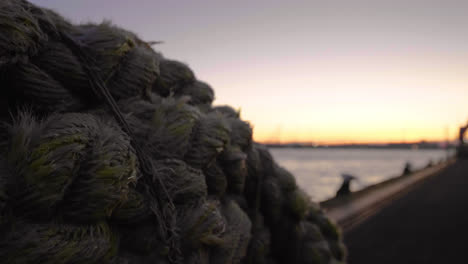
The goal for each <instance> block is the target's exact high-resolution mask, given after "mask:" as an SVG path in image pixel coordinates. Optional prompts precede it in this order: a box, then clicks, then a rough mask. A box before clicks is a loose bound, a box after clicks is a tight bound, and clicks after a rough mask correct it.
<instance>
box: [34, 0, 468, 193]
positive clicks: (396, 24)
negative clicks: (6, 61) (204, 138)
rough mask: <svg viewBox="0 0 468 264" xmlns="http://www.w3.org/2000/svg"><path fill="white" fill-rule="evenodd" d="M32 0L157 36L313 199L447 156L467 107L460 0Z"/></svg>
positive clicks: (467, 7) (467, 49)
mask: <svg viewBox="0 0 468 264" xmlns="http://www.w3.org/2000/svg"><path fill="white" fill-rule="evenodd" d="M31 2H33V3H36V4H38V5H40V6H43V7H48V8H51V9H54V10H56V11H58V12H59V13H61V14H62V15H63V16H65V17H67V18H70V19H71V20H72V22H74V23H86V22H101V21H103V20H111V21H112V23H114V24H116V25H118V26H121V27H123V28H126V29H129V30H131V31H133V32H136V33H137V34H138V35H139V36H140V37H141V38H142V39H144V40H147V41H163V42H164V43H163V44H159V45H156V46H154V48H155V49H156V50H158V51H161V52H162V53H163V54H164V55H165V56H166V57H168V58H173V59H176V60H179V61H184V62H185V63H187V64H188V65H189V66H190V67H191V68H192V69H194V71H195V73H196V75H197V77H198V78H199V79H201V80H204V81H206V82H208V83H209V84H211V86H212V87H213V88H214V90H215V93H216V100H215V104H218V105H223V104H229V105H231V106H234V107H236V108H237V109H239V111H241V115H242V118H243V119H244V120H248V121H249V122H251V124H252V126H253V127H254V139H255V140H256V141H258V142H261V143H267V144H269V146H270V147H271V148H272V153H273V155H274V157H275V158H276V159H277V160H278V162H279V163H280V164H281V165H282V166H285V167H286V168H288V169H289V170H291V171H292V172H293V174H294V175H295V176H296V178H297V180H298V183H299V184H300V185H301V186H303V188H305V189H306V190H307V191H308V193H309V194H310V195H311V196H312V198H314V199H315V200H319V201H321V200H325V199H327V198H331V197H333V196H334V195H335V191H336V189H337V187H338V186H339V184H340V182H341V178H340V174H342V173H349V174H353V175H356V176H357V177H358V178H359V181H356V184H355V185H354V186H353V189H354V190H358V189H361V188H364V187H366V186H369V185H372V184H375V183H378V182H381V181H383V180H385V179H388V178H390V177H394V176H397V175H400V174H401V172H402V171H403V168H404V166H405V164H406V163H407V162H409V163H411V165H412V166H413V168H414V169H417V168H422V167H425V166H427V165H428V164H430V163H436V162H438V161H440V160H442V159H445V158H447V156H450V155H452V154H453V151H452V150H451V149H450V146H452V145H453V144H455V142H456V141H455V140H456V139H457V137H458V129H459V127H460V126H461V125H463V124H464V123H466V120H467V118H468V104H466V102H467V100H468V89H467V85H468V45H467V43H468V27H466V25H467V24H468V16H466V13H467V11H468V2H464V1H431V0H424V1H422V0H421V1H419V0H413V1H402V0H394V1H378V0H374V1H359V0H358V1H334V0H330V1H270V0H268V1H267V0H258V1H245V0H241V1H218V0H200V1H169V0H165V1H153V0H140V1H135V2H130V1H123V0H113V1H104V0H92V1H91V0H81V1H63V0H32V1H31Z"/></svg>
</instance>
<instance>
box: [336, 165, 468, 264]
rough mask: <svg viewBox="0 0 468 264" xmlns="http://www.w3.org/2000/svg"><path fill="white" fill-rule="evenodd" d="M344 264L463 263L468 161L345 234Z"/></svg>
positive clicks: (467, 239) (467, 237)
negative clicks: (345, 256)
mask: <svg viewBox="0 0 468 264" xmlns="http://www.w3.org/2000/svg"><path fill="white" fill-rule="evenodd" d="M345 243H346V245H347V247H348V250H349V257H348V262H349V264H368V263H369V264H370V263H372V264H375V263H379V264H386V263H391V264H396V263H398V264H404V263H411V264H417V263H424V264H432V263H437V264H441V263H468V160H460V161H457V162H456V163H455V164H453V165H451V166H450V167H448V168H447V169H445V170H444V171H443V172H441V173H440V174H439V175H436V176H433V177H430V178H428V179H426V180H425V181H424V182H423V183H421V184H420V185H418V186H416V187H415V188H414V189H412V190H411V192H409V193H407V194H405V195H404V196H403V197H401V198H399V199H398V200H395V201H393V202H392V203H391V204H390V205H388V206H387V207H386V208H384V209H383V210H381V211H380V212H378V213H377V214H376V215H374V216H371V217H370V218H369V219H367V220H366V221H365V222H363V223H362V224H361V225H359V226H357V227H355V228H354V229H352V230H351V231H349V232H348V233H346V234H345Z"/></svg>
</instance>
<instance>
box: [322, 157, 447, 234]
mask: <svg viewBox="0 0 468 264" xmlns="http://www.w3.org/2000/svg"><path fill="white" fill-rule="evenodd" d="M455 161H456V159H455V158H452V159H449V160H447V161H445V162H443V163H440V164H437V165H434V166H431V167H429V168H424V169H421V170H419V171H415V172H414V173H411V174H409V175H402V176H398V177H394V178H391V179H388V180H386V181H384V182H381V183H378V184H375V185H372V186H369V187H367V188H364V189H362V190H360V191H357V192H353V193H351V194H350V195H349V196H347V197H335V198H332V199H329V200H326V201H323V202H321V203H320V205H321V207H322V208H323V210H324V211H325V213H326V215H327V216H328V217H330V218H331V219H332V220H333V221H335V223H336V224H337V225H338V226H340V228H341V230H342V232H343V233H347V232H349V231H350V230H352V229H353V228H354V227H356V226H358V225H359V224H361V223H363V222H364V221H365V220H366V219H368V218H369V217H371V216H372V215H374V214H376V213H377V212H379V211H380V210H382V209H383V208H385V207H386V206H387V205H389V204H390V203H392V201H394V200H396V199H398V198H400V197H401V196H403V195H404V194H406V193H408V192H409V191H411V190H412V189H413V188H414V187H416V186H418V185H419V184H421V183H422V182H423V181H424V180H425V179H428V178H429V177H431V176H434V175H437V174H439V173H440V172H441V171H443V170H444V169H446V168H447V167H448V166H450V165H452V164H453V163H455Z"/></svg>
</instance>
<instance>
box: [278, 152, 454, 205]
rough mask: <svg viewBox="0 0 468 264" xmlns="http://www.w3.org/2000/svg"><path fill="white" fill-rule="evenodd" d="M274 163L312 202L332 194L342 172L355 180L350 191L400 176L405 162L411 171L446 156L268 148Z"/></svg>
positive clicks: (430, 153) (441, 153) (421, 153)
mask: <svg viewBox="0 0 468 264" xmlns="http://www.w3.org/2000/svg"><path fill="white" fill-rule="evenodd" d="M270 151H271V153H272V155H273V157H274V158H275V160H276V162H278V163H279V164H280V165H281V166H283V167H284V168H286V169H288V170H289V171H290V172H291V173H293V175H294V176H295V177H296V181H297V183H298V185H299V186H301V187H302V188H303V189H304V190H305V191H307V193H308V194H309V195H310V196H311V197H312V199H313V200H315V201H323V200H326V199H328V198H331V197H333V196H334V195H335V192H336V190H337V189H338V188H339V186H340V184H341V182H342V178H341V176H340V175H341V174H342V173H349V174H352V175H355V176H357V177H358V180H357V181H356V182H354V183H352V184H351V189H352V190H359V189H362V188H364V187H366V186H369V185H372V184H376V183H379V182H381V181H384V180H386V179H389V178H391V177H396V176H399V175H401V173H402V172H403V168H404V166H405V164H406V162H410V163H411V165H412V167H413V168H414V169H419V168H423V167H425V166H426V165H427V164H428V163H429V162H430V161H432V162H438V161H440V160H441V159H443V158H445V157H446V156H447V152H446V151H445V150H432V149H431V150H400V149H398V150H396V149H384V150H383V149H312V148H271V149H270Z"/></svg>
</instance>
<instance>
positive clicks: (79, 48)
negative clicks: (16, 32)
mask: <svg viewBox="0 0 468 264" xmlns="http://www.w3.org/2000/svg"><path fill="white" fill-rule="evenodd" d="M60 35H61V38H62V40H63V41H64V42H65V44H66V45H67V46H68V47H69V48H71V50H72V52H73V53H74V54H75V55H76V56H77V57H78V59H79V60H80V61H81V63H82V65H83V69H84V71H85V73H86V75H87V76H88V78H89V80H90V84H91V89H92V90H93V92H94V94H95V95H96V96H98V97H99V98H100V99H103V100H104V102H105V103H106V104H107V105H108V106H109V108H110V109H111V112H112V114H113V115H114V117H115V119H116V120H117V122H118V123H119V125H120V126H121V127H122V129H123V130H124V131H125V132H126V133H127V134H128V136H129V137H130V140H131V144H132V146H133V148H134V149H135V151H136V155H137V157H138V161H139V163H140V168H141V170H142V172H143V177H142V178H143V181H144V183H145V185H146V186H145V187H146V191H147V195H149V196H150V197H148V198H149V201H150V208H151V210H152V211H153V213H154V214H155V216H156V218H157V221H158V223H157V224H158V225H159V227H160V235H161V236H162V239H163V240H164V242H166V243H167V244H168V245H167V246H168V247H169V248H168V250H169V254H168V259H169V261H170V262H171V263H179V262H180V261H181V257H180V249H179V243H180V241H179V237H178V232H177V230H176V227H175V226H176V225H175V220H176V219H175V217H176V214H175V205H174V203H173V202H172V198H171V196H170V195H169V192H168V191H167V188H166V186H165V184H164V182H163V181H162V179H161V177H158V176H157V172H156V168H155V167H154V164H153V162H151V161H150V160H149V158H148V157H149V156H148V155H147V154H146V153H145V151H143V149H142V147H141V146H140V144H138V142H136V140H135V138H136V137H135V135H134V133H133V130H132V128H131V127H130V126H129V125H128V123H127V121H126V120H125V118H124V117H123V115H122V112H121V111H120V109H119V106H118V105H117V103H116V102H115V100H114V98H113V97H112V95H111V94H110V92H109V90H108V89H107V87H106V84H105V82H104V81H103V80H102V79H101V77H100V76H99V75H98V74H97V70H96V69H97V68H96V67H95V63H94V61H93V59H92V58H91V57H90V56H88V55H87V54H86V52H85V51H84V46H83V44H81V43H78V42H77V41H75V39H73V38H72V37H71V36H70V35H68V34H67V33H65V32H61V33H60ZM155 178H156V179H157V181H158V187H159V188H160V190H159V189H157V188H156V187H157V186H156V185H155V184H154V179H155ZM160 192H162V193H163V195H164V196H165V200H163V199H162V198H161V196H160V195H158V194H159V193H160ZM154 201H156V202H154Z"/></svg>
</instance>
